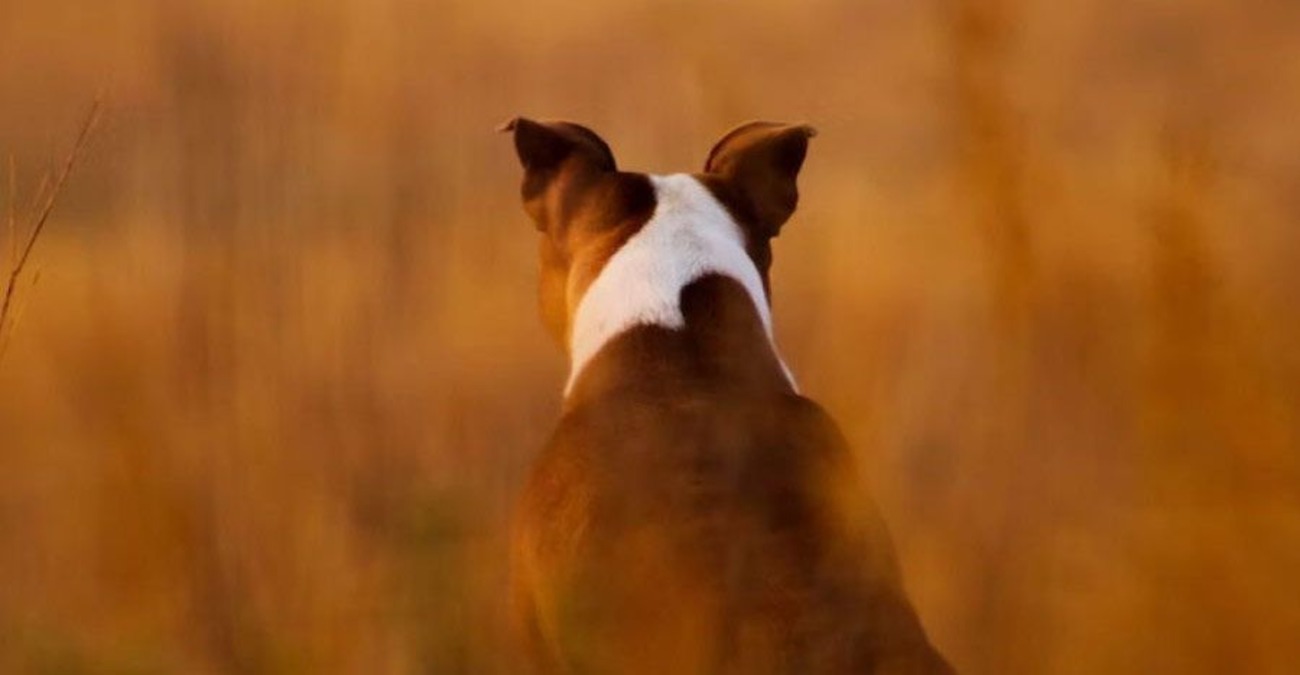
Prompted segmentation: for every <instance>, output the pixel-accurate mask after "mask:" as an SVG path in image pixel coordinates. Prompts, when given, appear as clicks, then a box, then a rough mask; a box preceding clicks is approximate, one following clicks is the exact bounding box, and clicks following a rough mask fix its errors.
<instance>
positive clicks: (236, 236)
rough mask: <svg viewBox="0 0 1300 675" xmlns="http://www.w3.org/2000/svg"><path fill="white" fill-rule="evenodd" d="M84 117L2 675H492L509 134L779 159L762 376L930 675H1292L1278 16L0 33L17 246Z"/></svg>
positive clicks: (989, 9) (1292, 389)
mask: <svg viewBox="0 0 1300 675" xmlns="http://www.w3.org/2000/svg"><path fill="white" fill-rule="evenodd" d="M101 90H106V91H107V92H108V93H107V101H108V108H107V110H106V113H105V116H104V118H103V120H102V123H101V124H100V126H99V128H98V130H97V132H96V134H95V137H94V139H93V142H92V144H91V145H90V147H89V148H88V150H87V152H86V153H85V155H84V158H83V161H82V162H81V165H80V166H79V167H78V170H77V173H76V174H75V175H74V176H73V178H72V180H71V182H70V184H69V187H68V189H67V190H66V191H65V192H64V193H63V195H62V196H61V198H60V203H59V206H58V209H57V211H56V212H55V214H54V217H53V219H52V220H51V221H50V223H49V226H48V230H47V231H46V232H45V234H44V235H43V237H42V239H41V240H40V241H39V243H38V244H37V247H36V250H35V253H34V255H33V258H32V260H31V262H30V263H29V264H28V267H27V270H26V272H25V273H24V274H23V275H22V276H21V277H20V279H19V281H18V284H17V293H16V295H15V307H16V312H15V317H14V318H16V319H17V320H16V321H14V322H11V323H10V325H8V326H6V327H5V328H4V334H3V336H0V343H2V344H3V345H4V346H3V349H4V351H3V355H2V356H0V672H4V673H50V674H54V673H58V674H69V675H74V674H75V675H79V674H101V673H112V674H128V673H129V674H142V675H143V674H153V673H198V674H202V673H214V674H215V673H471V674H477V673H512V672H515V670H516V668H517V667H518V662H517V661H516V660H515V656H514V655H512V653H511V650H510V649H509V647H508V643H507V640H506V638H507V628H506V623H505V617H506V607H507V605H506V594H505V583H506V565H505V560H506V554H505V552H506V548H505V535H504V533H505V525H506V522H507V519H508V517H509V512H510V509H511V506H512V503H513V499H514V495H515V492H516V490H517V488H518V487H519V485H520V483H521V480H522V477H523V475H524V472H525V471H526V468H527V466H528V462H529V459H530V457H531V456H532V454H533V453H534V452H535V451H536V450H537V448H538V447H539V446H540V444H541V443H542V441H543V439H544V438H545V435H546V433H547V432H548V430H549V426H550V424H551V423H552V421H553V420H554V418H555V416H556V414H557V411H558V405H559V400H560V399H559V392H560V387H561V384H562V380H563V378H564V373H565V364H564V359H563V356H562V353H561V352H560V351H559V349H558V348H557V347H556V346H555V345H554V344H552V343H551V342H550V341H549V339H548V338H547V337H546V335H545V334H544V332H543V330H542V328H541V325H540V322H539V320H538V318H537V312H536V308H535V289H534V283H535V274H536V273H535V261H534V255H535V247H536V241H535V238H536V234H535V232H534V231H533V229H532V226H531V224H530V223H529V222H528V221H527V219H526V218H525V216H524V215H523V213H522V210H521V208H520V205H519V202H518V181H519V178H520V172H519V169H518V166H517V163H516V160H515V157H514V154H513V150H512V147H511V145H510V142H509V139H508V138H506V137H504V136H500V135H497V134H494V133H493V128H494V127H495V126H496V125H497V124H498V123H500V122H501V121H503V120H505V119H507V118H509V117H512V116H514V115H517V114H526V115H529V116H534V117H539V118H566V119H572V120H577V121H581V122H584V123H586V124H588V125H590V126H591V127H593V128H594V129H596V130H597V131H599V132H600V133H601V134H602V135H603V136H604V137H605V138H606V139H607V140H608V141H609V142H610V144H611V145H612V146H613V147H614V150H615V153H616V155H617V156H618V157H619V160H620V162H621V165H622V166H624V167H626V168H630V169H634V170H643V171H652V172H660V173H663V172H673V171H689V170H696V169H698V168H699V167H700V166H701V165H702V163H703V160H704V157H705V154H706V153H707V151H708V149H709V148H710V146H711V145H712V143H713V142H714V141H715V140H716V139H717V138H718V137H719V136H720V135H721V134H722V133H724V132H725V131H727V130H728V129H729V128H731V127H732V126H734V125H735V124H737V123H739V122H742V121H745V120H749V119H753V118H765V119H775V120H787V121H807V122H811V123H813V124H814V125H816V126H817V127H818V128H819V130H820V131H821V135H819V136H818V138H817V139H816V140H815V141H814V142H813V146H812V148H811V151H810V154H809V159H808V162H807V164H806V167H805V171H804V174H803V176H802V177H801V188H802V193H803V202H802V206H801V208H800V211H799V212H798V213H797V214H796V216H795V218H794V219H793V221H792V222H791V223H790V224H789V225H787V227H786V228H785V231H784V234H783V235H782V237H781V238H780V240H779V241H778V242H777V245H776V267H775V270H774V276H773V288H774V296H775V297H774V303H775V316H776V323H777V333H778V341H779V343H780V345H781V347H782V349H783V351H784V354H785V357H786V361H787V362H788V363H789V364H790V366H791V367H792V369H793V370H794V372H795V373H796V375H797V376H798V378H799V379H800V382H801V385H802V387H803V389H804V391H805V392H806V393H808V394H809V395H811V396H812V397H814V398H816V399H818V400H819V401H821V402H823V403H824V404H825V405H826V406H827V407H828V408H829V409H830V410H831V412H832V413H833V414H834V415H835V416H836V417H837V418H838V419H839V421H840V422H841V423H842V425H843V426H844V429H845V432H846V433H847V435H848V436H849V437H850V440H851V441H852V442H853V444H854V446H855V448H857V450H858V451H859V452H860V454H861V455H862V459H863V466H864V472H865V474H866V475H865V476H864V477H865V480H866V482H867V484H868V485H870V487H871V489H872V490H873V492H874V494H875V496H876V498H877V500H878V501H879V503H880V506H881V508H882V510H883V511H884V514H885V517H886V519H887V520H888V522H889V523H890V525H891V528H892V530H893V533H894V536H895V539H896V542H897V545H898V548H899V554H900V556H901V558H902V564H903V568H904V570H905V575H906V582H907V586H908V588H909V590H910V592H911V593H912V596H913V598H914V600H915V602H916V604H917V606H918V609H919V610H920V613H921V615H922V617H923V619H924V622H925V623H926V625H927V627H928V629H929V630H930V633H931V636H932V637H933V639H934V640H935V642H936V643H937V644H938V645H939V646H940V648H941V649H942V650H943V651H945V652H946V653H947V654H948V655H949V656H950V658H951V659H952V660H953V661H954V663H955V664H956V665H957V666H959V667H960V668H961V669H962V670H963V671H964V672H967V673H977V674H978V673H1063V674H1064V673H1078V674H1090V673H1112V674H1113V673H1135V674H1136V673H1224V672H1241V673H1259V674H1267V673H1291V672H1294V668H1295V667H1296V664H1297V663H1298V662H1300V640H1298V639H1297V636H1300V311H1297V310H1300V307H1297V298H1300V228H1297V224H1298V219H1300V4H1297V3H1296V2H1294V1H1292V0H1239V1H1238V2H1224V1H1221V0H1141V1H1138V2H1133V1H1131V0H1087V1H1081V2H1073V3H1060V2H1055V1H1054V0H929V1H926V2H910V3H907V2H894V1H889V0H803V1H801V2H777V1H776V0H756V1H754V2H747V3H723V2H673V1H651V0H622V1H620V2H608V3H599V4H597V3H582V2H575V1H560V2H547V1H542V2H535V3H517V2H507V1H506V0H480V1H476V2H472V1H470V0H438V1H433V0H314V1H307V0H302V1H294V0H276V1H269V0H183V1H182V0H117V1H115V2H96V1H94V0H43V1H42V2H39V3H38V2H31V1H28V0H0V158H3V159H4V160H6V161H5V165H4V166H3V168H4V169H5V174H6V175H5V181H4V184H5V187H7V188H8V189H4V190H2V191H0V204H3V205H4V207H5V208H4V212H8V211H9V209H10V208H14V209H16V211H17V213H18V216H19V217H18V218H17V227H16V228H15V229H16V230H17V231H16V232H15V233H14V234H16V238H17V239H18V240H20V241H21V239H22V238H23V236H25V232H26V229H25V228H28V227H30V224H31V222H32V220H31V215H30V214H31V212H32V209H31V207H30V204H31V203H32V202H33V201H34V200H35V198H36V195H37V194H38V189H39V185H40V182H41V178H42V176H43V175H45V173H46V172H47V170H48V169H49V168H50V167H51V166H53V165H55V164H56V163H57V160H58V158H59V157H61V156H63V155H64V154H65V153H67V152H68V149H69V147H70V146H71V144H72V141H73V140H74V138H75V135H76V130H77V127H78V125H79V124H80V121H81V120H82V118H83V117H84V116H85V114H86V111H87V108H88V106H89V104H90V101H91V100H93V99H94V98H95V96H96V94H97V93H98V92H100V91H101ZM15 204H16V206H14V205H15ZM9 234H10V233H9V232H0V245H2V246H0V270H5V271H7V270H8V269H9V267H10V261H11V260H12V259H13V258H12V256H11V255H10V252H11V249H10V241H9V236H8V235H9Z"/></svg>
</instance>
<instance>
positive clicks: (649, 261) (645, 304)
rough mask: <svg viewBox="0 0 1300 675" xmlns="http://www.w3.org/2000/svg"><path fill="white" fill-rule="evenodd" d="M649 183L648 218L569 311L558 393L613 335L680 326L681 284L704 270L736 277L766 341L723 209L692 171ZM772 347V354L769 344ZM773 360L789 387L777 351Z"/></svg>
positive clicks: (753, 276)
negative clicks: (563, 379) (564, 372)
mask: <svg viewBox="0 0 1300 675" xmlns="http://www.w3.org/2000/svg"><path fill="white" fill-rule="evenodd" d="M650 181H651V183H652V184H653V185H654V189H655V196H656V198H657V200H658V203H657V206H656V207H655V212H654V215H653V216H651V218H650V220H649V221H647V222H646V224H645V225H643V226H642V227H641V230H640V231H639V232H637V233H636V234H634V235H632V237H630V238H629V239H628V240H627V242H625V243H624V244H623V247H622V248H620V249H619V250H618V251H617V252H615V253H614V255H613V256H611V257H610V259H609V261H607V262H606V263H605V267H604V269H602V270H601V272H600V274H599V275H598V276H597V277H596V280H595V281H593V282H592V283H591V286H590V287H588V288H587V292H586V294H584V295H583V297H582V300H581V301H580V302H579V303H578V310H577V312H575V313H574V318H573V330H572V332H571V334H570V338H569V357H570V360H571V362H572V367H571V369H570V371H569V381H568V384H566V385H565V387H564V393H565V395H568V394H569V392H570V391H571V390H572V389H573V385H574V383H575V382H576V381H577V379H578V375H579V374H580V373H581V372H582V369H583V368H585V367H586V365H587V363H588V362H590V361H591V359H592V358H593V357H594V356H595V355H596V353H597V352H598V351H600V348H601V347H603V346H604V345H605V344H606V343H607V342H609V341H610V340H611V339H613V338H614V337H615V336H617V335H619V334H620V333H623V332H624V331H627V330H629V329H631V328H634V327H636V326H663V327H665V328H672V329H681V328H685V327H686V317H685V316H683V315H682V308H681V304H680V300H681V292H682V289H683V288H685V287H686V286H687V285H689V284H690V283H691V282H693V281H695V280H696V279H699V278H700V277H702V276H704V275H706V274H721V275H723V276H726V277H729V278H731V279H734V280H736V281H738V282H740V284H741V285H742V286H744V287H745V290H746V291H747V292H748V293H749V297H750V298H751V299H753V301H754V308H755V309H757V310H758V316H759V318H760V319H761V320H762V322H763V329H764V330H765V331H766V332H767V338H768V340H769V341H771V340H772V313H771V311H770V309H769V308H768V303H767V295H766V294H765V293H764V292H763V280H762V278H760V277H759V274H758V269H757V268H756V267H755V266H754V261H753V260H750V258H749V254H748V253H746V252H745V235H744V233H743V232H741V230H740V226H739V225H737V224H736V222H735V221H734V220H732V219H731V214H729V213H727V210H726V209H725V208H724V207H723V206H722V204H720V203H719V202H718V200H717V199H716V198H715V197H714V196H713V194H712V193H710V192H709V191H708V189H707V188H705V187H704V186H703V185H702V184H700V182H699V181H698V180H696V179H695V178H694V177H692V176H689V175H686V174H675V175H672V176H650ZM772 351H773V353H776V344H775V343H773V344H772ZM777 362H778V363H780V364H781V369H782V370H783V371H784V372H785V376H786V379H787V380H789V382H790V386H791V387H795V389H796V391H797V390H798V387H797V386H796V385H795V382H794V377H793V376H792V375H791V374H790V369H789V368H787V367H786V365H785V362H783V361H781V357H780V355H779V354H777Z"/></svg>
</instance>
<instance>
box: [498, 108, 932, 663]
mask: <svg viewBox="0 0 1300 675" xmlns="http://www.w3.org/2000/svg"><path fill="white" fill-rule="evenodd" d="M516 124H529V125H533V124H535V123H528V122H526V121H523V122H518V123H516ZM576 129H577V130H575V128H574V127H572V125H570V126H568V127H556V126H551V127H542V126H531V127H525V128H524V129H523V130H522V131H521V130H520V129H517V128H516V129H515V131H516V144H517V146H518V147H519V149H520V156H521V159H522V160H524V163H525V167H526V169H528V170H529V171H530V172H532V175H531V176H526V178H525V199H526V202H527V200H528V199H529V198H530V196H531V197H532V198H533V199H535V200H540V201H541V204H540V205H539V204H538V203H537V202H534V203H533V204H531V207H530V213H531V214H533V215H534V218H535V220H537V221H538V223H539V228H541V229H543V230H544V231H546V232H547V234H548V239H549V240H550V242H551V243H552V244H553V243H554V242H555V241H557V240H558V241H562V242H564V246H565V247H566V248H565V249H564V250H557V251H554V252H551V253H548V252H547V250H546V249H545V246H546V245H547V244H544V250H543V262H544V266H545V264H546V261H547V260H548V258H549V259H551V260H554V259H566V263H565V265H564V269H563V270H561V271H562V274H561V275H560V277H561V278H562V279H563V280H564V282H565V283H564V291H565V295H566V296H567V297H568V298H569V300H568V301H567V302H566V303H565V304H564V306H565V307H566V308H567V309H566V310H565V312H566V316H564V317H562V318H561V320H559V321H556V322H554V323H555V324H558V325H562V326H563V328H564V330H563V334H564V337H566V338H567V342H569V346H570V354H571V356H572V357H573V360H574V368H573V371H572V375H571V378H570V382H569V386H568V388H567V390H566V398H565V406H564V413H563V415H562V417H561V419H560V422H559V424H558V426H557V428H556V430H555V432H554V433H553V435H552V437H551V439H550V441H549V443H548V444H547V446H546V448H545V449H544V450H543V452H542V453H541V455H540V456H539V458H538V460H537V462H536V464H535V465H534V468H533V472H532V475H531V478H530V480H529V482H528V485H527V488H526V491H525V494H524V497H523V499H522V501H521V504H520V510H519V519H518V527H517V529H516V534H515V540H514V556H515V561H514V562H515V577H516V585H517V591H518V592H517V599H518V607H519V610H520V621H521V624H522V625H523V627H524V628H525V630H526V631H527V634H528V636H529V639H530V641H531V649H532V651H533V653H534V655H535V658H536V662H537V664H538V666H539V668H540V669H541V670H542V671H544V672H554V673H613V674H622V673H629V674H631V673H647V674H649V673H655V674H660V673H682V674H694V673H710V674H712V673H719V674H721V673H736V674H742V673H743V674H755V675H761V674H764V673H791V674H796V673H797V674H810V675H812V674H818V673H837V674H838V673H946V672H950V671H949V669H948V667H947V665H946V664H945V663H944V661H943V659H942V658H941V657H940V656H939V655H938V653H937V652H936V651H935V650H934V649H933V648H932V647H931V646H930V644H929V642H928V641H927V639H926V636H925V634H924V631H923V630H922V628H921V625H920V623H919V621H918V619H917V617H916V615H915V613H914V611H913V610H912V608H911V606H910V605H909V603H908V601H907V599H906V597H905V596H904V594H903V591H902V589H901V585H900V583H899V580H898V573H897V570H896V569H895V562H894V554H893V551H892V548H891V545H890V543H889V539H888V536H887V534H886V533H885V531H884V527H883V525H882V524H881V522H880V519H879V517H878V516H877V514H876V513H875V511H874V508H873V507H872V506H871V505H870V502H869V500H867V499H866V498H865V496H864V495H865V492H864V491H863V490H862V486H861V485H860V484H859V483H858V480H857V475H858V472H857V470H856V468H855V467H854V464H853V459H852V454H851V452H850V451H849V449H848V448H847V447H846V445H845V443H844V441H843V439H842V437H841V434H840V432H839V430H838V429H837V428H836V426H835V424H834V422H832V421H831V419H830V418H829V417H828V416H827V415H826V414H825V413H824V411H822V409H821V408H820V407H819V406H817V405H816V404H815V403H813V402H812V401H809V400H808V399H806V398H804V397H802V396H800V395H799V394H798V393H797V391H796V389H795V387H794V384H793V380H792V378H791V377H790V375H789V373H788V371H787V370H786V368H785V366H784V364H782V362H781V361H780V358H779V356H778V355H777V353H776V351H775V348H774V347H773V345H772V342H771V325H770V317H769V316H768V314H767V308H766V287H767V279H766V264H765V261H766V260H769V259H770V252H768V251H767V250H766V249H765V247H766V245H767V239H768V238H770V236H772V235H767V236H766V237H763V238H761V240H760V239H759V238H758V237H755V236H752V235H747V234H746V233H745V231H742V229H741V226H738V225H737V223H736V222H735V220H739V219H740V218H736V217H735V216H734V214H742V216H748V217H751V218H753V219H754V220H755V221H757V225H755V224H750V225H747V226H745V227H746V228H747V229H748V230H750V231H752V230H753V228H754V227H756V226H761V225H762V218H764V217H766V216H764V215H762V212H763V211H764V207H771V206H772V205H771V204H767V205H765V204H754V203H748V202H744V201H743V200H744V199H746V196H745V195H744V193H743V191H742V190H741V189H739V188H733V187H732V186H730V185H729V184H728V183H727V182H726V181H727V180H730V179H731V178H730V177H729V176H728V174H727V173H726V172H725V171H723V170H721V169H719V170H718V171H717V172H716V173H708V174H706V175H704V176H701V177H688V176H675V177H666V178H655V177H650V178H645V177H638V176H637V175H633V174H620V173H616V172H614V170H613V160H612V155H609V152H608V147H607V146H604V144H603V142H600V143H599V144H598V145H597V144H595V142H594V141H592V140H591V139H592V138H594V134H590V132H589V131H587V130H585V129H581V128H576ZM790 129H792V128H787V127H780V128H776V129H767V128H763V129H761V131H763V132H764V135H763V136H762V138H761V139H760V141H762V142H764V143H787V142H788V143H796V144H799V145H797V147H795V150H797V151H798V152H797V157H794V156H793V155H790V154H789V152H790V151H789V149H788V148H785V147H769V146H766V145H764V146H760V147H758V151H761V152H763V153H767V155H769V156H768V157H761V158H759V159H762V160H763V161H776V162H777V164H778V166H777V168H778V169H779V170H781V171H788V172H789V173H790V176H789V182H790V185H791V186H792V185H793V173H794V172H797V170H798V165H799V164H801V163H802V160H803V147H804V146H803V145H802V144H806V140H807V134H806V133H805V132H804V130H803V129H804V128H793V129H794V131H793V132H791V131H790ZM768 132H771V133H776V134H780V135H779V136H776V137H774V140H772V139H770V138H769V134H768ZM521 133H522V134H524V137H523V138H522V140H521V138H520V134H521ZM536 134H541V136H540V137H536V136H535V135H536ZM734 136H735V134H732V135H730V136H729V137H728V139H730V138H732V137H734ZM728 139H724V141H723V143H720V148H722V151H723V160H715V157H716V156H717V155H718V153H719V150H718V149H715V151H714V156H715V157H711V158H710V162H709V166H708V167H706V169H708V168H714V167H717V166H721V167H722V169H726V168H727V167H726V165H725V161H726V159H727V155H726V152H728V151H729V152H737V150H736V149H735V148H731V149H728V148H727V147H725V146H726V144H727V142H728ZM596 140H597V141H598V140H599V139H596ZM742 141H744V139H743V137H742ZM751 141H752V139H751ZM732 142H733V144H734V143H735V142H736V141H734V140H733V141H732ZM753 142H757V141H753ZM539 144H540V145H539ZM751 145H752V143H751ZM550 146H558V147H550ZM742 146H743V147H742V150H746V151H748V152H755V150H754V149H752V147H750V145H745V143H742ZM782 153H785V154H782ZM539 157H540V159H539ZM557 157H558V158H560V159H559V160H556V158H557ZM566 158H567V161H568V164H565V163H564V162H565V161H566ZM773 158H775V160H773ZM742 159H748V158H742ZM556 161H558V162H560V164H559V165H558V166H551V165H550V164H548V163H554V162H556ZM719 162H723V163H722V164H719ZM791 164H792V165H793V167H792V169H791V166H790V165H791ZM593 167H594V169H593ZM742 168H743V167H742ZM543 170H545V171H546V172H547V173H546V174H545V175H540V177H539V175H538V172H540V171H543ZM566 171H567V172H569V173H568V174H566V173H565V172H566ZM593 171H594V172H595V175H585V174H584V173H583V172H593ZM759 174H760V175H758V176H757V178H756V177H755V176H749V177H748V178H743V179H741V178H737V179H735V180H737V181H740V180H745V181H749V182H751V183H752V182H754V181H755V180H757V182H758V183H759V184H760V185H765V186H767V187H765V188H764V189H766V190H767V192H765V193H764V194H775V196H776V197H777V198H779V199H782V200H784V201H786V202H789V203H788V206H787V207H781V205H780V204H778V205H776V207H773V208H776V210H777V211H781V210H782V209H783V212H784V215H783V216H777V218H779V221H782V222H783V221H784V219H785V217H788V215H789V212H790V211H792V210H793V193H792V192H791V193H790V194H786V195H782V194H780V191H781V189H782V186H780V185H773V184H771V182H770V181H764V180H762V178H763V176H762V175H761V172H759ZM530 180H531V181H532V182H533V184H532V186H531V187H530ZM557 184H558V185H562V186H564V190H566V192H561V193H558V194H557V193H556V192H555V189H556V188H555V187H554V186H555V185H557ZM574 186H579V187H576V188H575V187H574ZM741 187H743V188H744V189H753V186H752V185H743V186H741ZM575 189H579V190H582V192H581V193H580V194H574V193H573V190H575ZM647 190H648V192H647ZM791 190H792V187H791ZM724 206H725V209H726V211H728V212H729V213H727V212H724ZM777 207H781V208H777ZM773 208H768V209H767V211H769V212H771V211H773ZM546 210H549V211H546ZM561 215H562V216H563V218H562V220H563V221H564V222H563V225H562V226H565V227H577V226H582V227H590V229H589V230H581V231H579V232H578V233H576V234H575V232H574V231H573V230H568V231H564V232H561V233H560V234H559V236H557V235H556V233H555V232H554V231H553V228H556V227H559V226H557V225H556V223H555V222H554V218H555V217H557V216H561ZM544 223H545V227H543V224H544ZM572 223H577V224H578V225H577V226H573V225H571V224H572ZM588 223H596V224H597V225H598V226H589V225H584V224H588ZM779 225H780V222H777V223H776V226H778V227H779ZM773 234H774V232H773ZM575 238H578V239H579V243H578V244H576V245H575V244H574V243H573V241H574V239H575ZM756 241H758V242H759V243H761V246H759V245H757V244H755V242H756ZM557 248H559V247H558V245H557ZM574 250H578V251H579V253H577V254H576V255H575V254H574V252H573V251H574ZM592 250H597V251H602V253H601V255H602V256H603V258H601V259H599V260H598V261H597V262H595V263H591V262H586V263H584V262H582V255H583V252H588V251H592ZM675 257H676V258H675ZM575 269H576V270H578V271H577V272H575ZM584 269H591V270H594V271H592V272H588V277H587V278H585V279H583V278H582V276H581V275H582V270H584ZM683 270H685V271H683ZM546 274H547V270H546V269H545V268H544V270H543V275H544V279H543V295H544V297H543V307H544V308H545V307H546V306H547V300H546V298H545V294H546V289H547V282H546V279H545V276H546ZM575 278H576V279H578V281H577V282H575V281H574V280H575ZM575 288H577V289H578V290H576V291H575ZM574 296H578V297H580V298H581V301H580V302H579V303H578V304H577V306H576V307H574V306H572V305H573V304H574V303H573V301H572V297H574Z"/></svg>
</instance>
